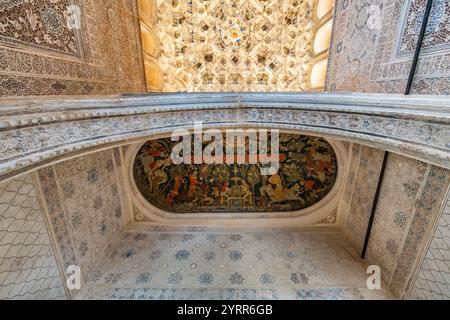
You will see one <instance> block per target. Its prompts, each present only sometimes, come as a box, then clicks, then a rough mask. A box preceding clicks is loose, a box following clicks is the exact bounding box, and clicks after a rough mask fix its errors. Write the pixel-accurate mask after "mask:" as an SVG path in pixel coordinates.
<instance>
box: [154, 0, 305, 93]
mask: <svg viewBox="0 0 450 320" xmlns="http://www.w3.org/2000/svg"><path fill="white" fill-rule="evenodd" d="M313 7H314V1H300V0H256V1H248V0H225V1H223V0H192V1H181V0H172V1H164V2H162V3H160V5H159V8H158V19H159V21H158V26H157V29H158V30H157V31H158V35H159V39H160V41H161V47H162V48H161V49H162V50H161V56H160V57H159V66H160V67H161V69H162V71H163V73H164V75H163V78H164V79H163V80H164V87H163V91H194V92H198V91H305V90H308V89H309V81H308V77H309V75H308V74H309V72H310V70H309V69H310V64H311V60H313V58H314V51H313V48H312V47H313V42H314V19H313V15H314V13H313Z"/></svg>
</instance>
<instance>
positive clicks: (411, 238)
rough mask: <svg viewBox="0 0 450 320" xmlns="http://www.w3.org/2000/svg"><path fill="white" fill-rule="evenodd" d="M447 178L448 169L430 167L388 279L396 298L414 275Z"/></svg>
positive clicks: (402, 292) (443, 193) (444, 189)
mask: <svg viewBox="0 0 450 320" xmlns="http://www.w3.org/2000/svg"><path fill="white" fill-rule="evenodd" d="M449 179H450V172H449V170H446V169H443V168H439V167H436V166H431V167H430V170H429V172H428V176H427V178H426V182H425V184H424V186H423V189H422V191H421V193H420V195H419V196H418V198H417V202H416V208H415V212H414V216H413V218H412V221H411V224H410V227H409V229H408V234H407V236H406V240H405V242H404V245H403V248H402V249H401V253H400V254H399V256H398V259H397V264H396V267H395V270H394V272H393V275H392V278H391V282H390V288H391V290H392V292H393V294H395V295H397V296H403V294H404V292H405V290H407V286H408V283H409V282H410V281H411V278H412V277H413V275H414V271H415V270H416V268H417V265H418V263H419V261H418V260H419V258H420V256H421V252H423V251H422V250H424V246H425V244H426V242H427V239H428V238H429V237H430V236H431V231H432V228H433V225H434V223H435V222H436V219H437V216H438V213H439V212H438V211H439V209H440V206H441V204H442V201H443V199H444V197H445V192H446V190H447V188H448V185H449V181H450V180H449Z"/></svg>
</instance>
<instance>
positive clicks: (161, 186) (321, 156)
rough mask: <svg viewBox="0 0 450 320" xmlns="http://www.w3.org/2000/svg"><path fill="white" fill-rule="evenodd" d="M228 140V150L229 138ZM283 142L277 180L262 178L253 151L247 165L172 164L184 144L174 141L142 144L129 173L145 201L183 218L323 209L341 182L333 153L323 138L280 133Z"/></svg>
mask: <svg viewBox="0 0 450 320" xmlns="http://www.w3.org/2000/svg"><path fill="white" fill-rule="evenodd" d="M223 139H224V141H225V145H226V137H225V134H224V138H223ZM279 140H280V144H279V150H280V155H279V160H280V161H279V162H280V167H279V170H278V172H277V173H276V174H272V175H262V174H261V170H260V169H261V164H260V163H258V164H251V163H253V162H250V163H249V161H248V160H249V157H250V156H249V154H250V153H249V152H248V149H247V153H246V154H247V155H248V156H247V157H246V161H245V164H173V162H172V160H171V153H172V150H173V148H174V147H175V145H176V144H178V143H179V142H172V141H171V139H170V138H161V139H155V140H150V141H147V142H145V143H143V144H140V146H139V147H138V148H137V149H136V151H135V153H134V154H135V157H134V158H133V160H132V170H130V171H131V172H130V173H131V174H132V179H133V181H134V185H135V187H136V189H137V192H139V193H140V196H141V197H140V198H143V199H144V200H145V201H147V202H148V203H149V204H150V205H151V207H154V208H157V209H158V210H161V211H163V212H168V213H172V214H175V215H180V216H184V215H186V214H199V215H201V214H219V213H244V214H245V215H248V216H249V217H251V216H252V215H253V214H258V213H266V214H267V215H268V217H270V214H271V213H283V212H299V211H302V210H304V209H306V208H310V207H312V206H314V205H316V204H318V203H319V202H321V200H322V199H324V198H325V197H326V196H327V195H328V194H329V193H330V191H331V190H332V189H333V187H334V186H335V183H336V180H337V176H338V160H337V156H336V153H335V151H334V149H333V147H332V146H331V144H330V143H329V142H327V141H326V140H325V139H323V138H319V137H311V136H304V135H298V134H291V133H281V134H280V139H279ZM192 141H194V140H192ZM249 143H250V141H249V140H247V141H246V145H247V148H248V145H249ZM203 147H204V148H206V147H207V144H204V145H203ZM223 153H224V154H226V150H225V149H224V151H223Z"/></svg>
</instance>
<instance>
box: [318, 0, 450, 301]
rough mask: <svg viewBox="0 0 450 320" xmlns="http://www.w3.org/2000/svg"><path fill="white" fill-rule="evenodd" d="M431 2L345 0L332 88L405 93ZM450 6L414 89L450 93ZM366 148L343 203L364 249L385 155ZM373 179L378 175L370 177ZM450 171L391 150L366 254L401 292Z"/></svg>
mask: <svg viewBox="0 0 450 320" xmlns="http://www.w3.org/2000/svg"><path fill="white" fill-rule="evenodd" d="M424 7H425V1H416V0H408V1H385V0H378V1H366V0H363V1H352V0H349V1H347V0H338V1H337V2H336V9H335V17H334V29H333V38H332V45H331V50H330V61H329V65H328V77H327V86H326V89H327V90H330V91H361V92H376V93H403V92H404V90H405V87H406V79H407V77H408V73H409V69H410V66H411V61H412V55H413V50H414V45H415V43H416V41H417V30H418V27H419V26H420V23H421V20H422V17H423V12H424ZM449 10H450V6H449V4H448V3H447V2H445V1H434V6H433V11H432V15H431V18H430V22H429V27H428V30H427V35H426V38H425V42H424V47H423V50H422V53H421V56H420V59H419V64H418V69H417V72H416V77H415V79H414V83H413V88H412V92H413V93H425V94H449V91H448V88H449V82H448V81H449V76H450V71H449V70H450V69H449V68H448V63H449V61H450V46H449V38H448V36H449V32H448V30H449V22H448V21H449V20H448V17H449ZM378 18H379V19H378ZM364 149H365V148H363V151H362V152H361V158H360V160H361V161H360V162H359V164H358V165H357V166H356V167H357V171H356V173H355V174H356V177H355V180H354V185H353V186H352V187H351V190H353V191H349V190H348V191H347V193H350V192H352V193H351V194H352V196H351V197H349V196H348V197H347V198H349V199H351V200H350V202H348V201H347V202H344V206H343V207H342V204H341V210H342V208H345V209H348V213H347V214H348V215H347V219H346V220H345V221H344V230H345V232H346V233H347V235H348V236H349V238H350V239H352V241H353V244H354V245H355V246H356V247H357V249H358V250H361V249H362V245H363V243H364V237H365V233H366V230H367V222H368V218H369V214H370V210H371V209H372V203H373V198H374V195H375V188H376V180H377V177H378V173H379V170H380V166H381V161H382V157H383V154H382V152H380V151H375V150H374V151H372V153H377V156H367V155H368V151H367V150H366V151H364ZM350 175H352V173H351V174H350ZM374 177H375V178H374ZM369 179H371V180H374V181H372V182H371V183H369ZM448 179H449V171H448V170H445V169H441V168H438V167H435V166H430V165H427V164H425V163H423V162H420V161H416V160H412V159H409V158H406V157H402V156H398V155H396V154H390V156H389V159H388V163H387V169H386V173H385V180H384V182H383V185H382V189H381V193H380V200H379V204H378V208H377V210H376V213H375V220H374V226H373V229H372V233H371V238H370V241H369V246H368V251H367V259H368V261H369V262H370V263H373V264H377V265H380V266H381V267H382V272H383V274H382V277H383V280H384V281H385V284H386V285H387V286H388V287H389V288H390V289H392V291H393V293H394V294H395V295H396V296H399V297H400V296H402V295H404V293H405V291H408V290H409V288H410V287H411V283H412V282H413V275H414V273H415V270H416V268H417V266H418V261H419V258H420V256H421V255H422V253H423V251H424V250H425V248H424V247H425V244H426V243H427V241H428V239H429V238H430V237H432V226H433V225H434V223H435V221H436V219H437V217H438V215H439V207H440V205H441V203H442V202H443V199H444V193H445V190H446V188H447V185H448ZM348 189H350V187H349V188H348ZM345 199H346V195H345V193H344V198H343V201H345ZM437 236H438V235H437ZM442 267H443V264H440V265H439V268H440V271H439V272H445V268H448V265H447V266H446V267H444V269H442ZM419 279H420V278H419ZM427 288H429V287H427ZM416 291H417V290H416ZM441 296H444V295H441Z"/></svg>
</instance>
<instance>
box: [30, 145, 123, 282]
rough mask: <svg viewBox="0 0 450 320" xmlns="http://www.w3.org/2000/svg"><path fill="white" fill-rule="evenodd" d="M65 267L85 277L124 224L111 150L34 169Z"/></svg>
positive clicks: (94, 266) (86, 277) (99, 260)
mask: <svg viewBox="0 0 450 320" xmlns="http://www.w3.org/2000/svg"><path fill="white" fill-rule="evenodd" d="M38 176H39V181H40V185H41V190H42V194H43V198H44V201H45V203H46V206H47V210H48V215H49V220H50V225H51V228H52V232H53V233H54V234H55V237H56V239H57V245H58V247H59V252H60V256H61V260H62V261H61V262H62V265H63V266H64V268H67V267H68V266H70V265H78V266H80V267H81V270H82V273H83V275H84V278H85V280H87V279H88V278H89V276H90V275H92V274H93V270H94V269H95V268H96V266H97V265H98V263H100V262H101V260H102V259H103V258H104V257H105V252H106V250H107V248H108V246H109V245H110V244H111V243H112V242H113V240H114V239H115V237H116V235H117V234H118V233H119V232H120V231H121V230H122V229H123V227H124V224H125V222H124V217H123V212H122V208H121V203H120V197H119V192H118V186H117V181H116V175H115V171H114V162H113V153H112V151H111V150H107V151H102V152H98V153H95V154H92V155H87V156H84V157H80V158H76V159H73V160H68V161H66V162H63V163H60V164H57V165H55V166H54V167H51V168H45V169H41V170H39V173H38Z"/></svg>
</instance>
